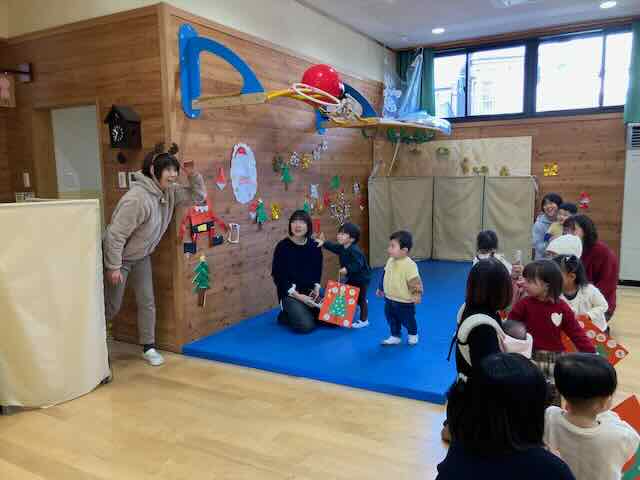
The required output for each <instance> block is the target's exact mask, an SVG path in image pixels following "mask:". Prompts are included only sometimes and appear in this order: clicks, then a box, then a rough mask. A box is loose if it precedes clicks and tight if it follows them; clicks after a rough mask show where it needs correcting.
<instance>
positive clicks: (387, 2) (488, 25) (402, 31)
mask: <svg viewBox="0 0 640 480" xmlns="http://www.w3.org/2000/svg"><path fill="white" fill-rule="evenodd" d="M298 1H299V3H302V4H304V5H306V6H308V7H310V8H312V9H314V10H316V11H319V12H321V13H323V14H325V15H326V16H328V17H331V18H333V19H335V20H337V21H338V22H340V23H343V24H345V25H348V26H349V27H351V28H353V29H354V30H357V31H358V32H361V33H364V34H365V35H367V36H369V37H371V38H374V39H375V40H377V41H379V42H380V43H382V44H384V45H386V46H389V47H391V48H405V47H411V46H416V45H429V44H434V43H442V42H448V41H453V40H462V39H468V38H476V37H483V36H488V35H495V34H500V33H510V32H518V31H523V30H530V29H534V28H540V27H548V26H554V25H563V24H568V23H576V22H584V21H589V20H600V19H606V18H613V17H623V16H628V15H640V0H618V5H617V6H616V7H614V8H610V9H608V10H603V9H601V8H600V3H601V2H600V0H529V3H528V4H524V5H516V6H511V7H509V8H497V7H496V4H497V3H498V4H499V3H502V0H298ZM512 1H513V0H512ZM518 1H521V0H518ZM436 27H444V28H445V29H446V32H445V33H444V34H442V35H434V34H432V33H431V30H432V29H433V28H436ZM327 34H330V32H327Z"/></svg>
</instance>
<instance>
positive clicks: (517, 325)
mask: <svg viewBox="0 0 640 480" xmlns="http://www.w3.org/2000/svg"><path fill="white" fill-rule="evenodd" d="M502 330H503V331H504V333H506V334H507V335H509V336H510V337H513V338H517V339H518V340H526V339H527V326H526V325H525V324H524V323H522V322H519V321H518V320H505V321H504V322H502Z"/></svg>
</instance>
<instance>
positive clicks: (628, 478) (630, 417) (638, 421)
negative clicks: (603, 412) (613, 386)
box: [612, 395, 640, 480]
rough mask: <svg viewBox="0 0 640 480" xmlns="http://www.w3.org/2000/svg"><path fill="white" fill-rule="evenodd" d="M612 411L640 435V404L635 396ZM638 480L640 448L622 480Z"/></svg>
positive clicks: (625, 469)
mask: <svg viewBox="0 0 640 480" xmlns="http://www.w3.org/2000/svg"><path fill="white" fill-rule="evenodd" d="M612 410H613V411H614V412H615V413H617V414H618V416H619V417H620V418H621V419H622V420H624V421H625V422H627V423H628V424H629V425H631V426H632V427H633V428H635V430H636V432H638V433H640V402H638V399H637V398H636V396H635V395H632V396H630V397H629V398H627V399H626V400H625V401H624V402H622V403H621V404H620V405H618V406H617V407H614V408H612ZM638 478H640V448H638V450H637V451H636V454H635V455H634V456H633V458H631V459H630V460H629V461H628V462H627V464H626V465H625V466H624V467H623V468H622V480H638Z"/></svg>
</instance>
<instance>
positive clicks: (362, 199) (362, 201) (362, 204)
mask: <svg viewBox="0 0 640 480" xmlns="http://www.w3.org/2000/svg"><path fill="white" fill-rule="evenodd" d="M359 206H360V210H361V211H363V212H364V210H365V208H367V198H366V197H365V196H364V195H360V202H359Z"/></svg>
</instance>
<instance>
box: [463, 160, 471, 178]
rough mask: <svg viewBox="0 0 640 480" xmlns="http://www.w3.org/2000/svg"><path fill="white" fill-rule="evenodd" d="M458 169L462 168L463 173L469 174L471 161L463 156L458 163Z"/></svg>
mask: <svg viewBox="0 0 640 480" xmlns="http://www.w3.org/2000/svg"><path fill="white" fill-rule="evenodd" d="M460 169H461V170H462V174H463V175H469V172H471V162H470V161H469V159H468V158H467V157H464V158H463V159H462V162H461V163H460Z"/></svg>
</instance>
